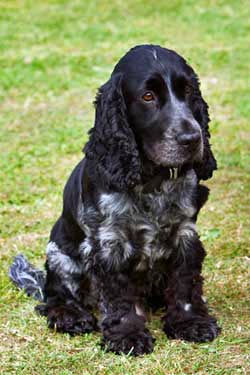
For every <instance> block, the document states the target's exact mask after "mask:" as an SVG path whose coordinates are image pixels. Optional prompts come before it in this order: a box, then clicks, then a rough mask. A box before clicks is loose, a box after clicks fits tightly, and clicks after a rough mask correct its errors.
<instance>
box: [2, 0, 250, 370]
mask: <svg viewBox="0 0 250 375" xmlns="http://www.w3.org/2000/svg"><path fill="white" fill-rule="evenodd" d="M249 20H250V3H249V1H248V0H245V1H244V0H242V1H235V0H225V1H224V0H207V1H202V0H201V1H193V0H186V1H178V0H171V1H170V0H169V1H167V0H158V1H153V0H148V1H146V0H144V1H142V0H138V1H137V0H133V1H132V0H128V1H125V0H124V1H122V0H113V1H108V0H103V1H95V0H93V1H84V0H71V1H60V0H50V1H49V0H43V1H42V0H37V1H33V2H32V1H28V0H27V1H25V0H15V1H12V0H3V1H1V2H0V113H1V116H0V147H1V158H0V186H1V192H0V201H1V202H0V213H1V215H0V216H1V218H0V230H1V237H0V247H1V253H0V257H1V268H0V277H1V280H0V288H1V291H0V293H1V314H0V316H1V317H0V354H1V362H0V363H1V365H0V366H1V369H0V372H1V374H4V375H7V374H18V375H19V374H20V375H21V374H27V375H30V374H46V375H47V374H48V375H50V374H51V375H52V374H53V375H54V374H60V375H69V374H77V375H78V374H82V375H108V374H114V375H115V374H124V375H132V374H136V375H137V374H138V375H168V374H169V375H170V374H175V375H185V374H199V375H201V374H211V375H222V374H232V375H235V374H250V303H249V296H250V271H249V269H250V245H249V236H250V222H249V221H250V220H249V218H250V214H249V210H250V204H249V203H250V173H249V172H250V98H249V95H250V93H249V87H250V74H249V61H250V23H249ZM145 42H148V43H155V44H161V45H162V46H165V47H169V48H172V49H175V50H177V52H179V53H180V54H182V55H184V56H185V57H186V59H187V60H188V61H189V62H190V63H191V65H192V66H193V67H194V68H195V70H196V71H197V72H198V74H199V76H200V78H201V87H202V91H203V94H204V97H205V99H206V100H207V102H208V103H209V105H210V115H211V120H212V122H211V133H212V144H213V149H214V153H215V155H216V157H217V159H218V165H219V170H218V172H216V173H215V175H214V178H213V179H212V181H209V182H208V183H207V185H208V186H209V187H210V188H211V196H210V200H209V202H208V203H207V205H206V207H205V208H204V209H203V211H202V214H201V215H200V218H199V223H198V226H199V232H200V234H201V236H202V238H203V240H204V243H205V245H206V248H207V253H208V254H207V258H206V261H205V265H204V272H203V273H204V276H205V279H206V283H205V292H206V296H207V298H208V300H209V303H210V305H211V309H212V311H213V313H214V314H215V315H216V316H217V317H218V318H219V321H220V324H221V326H222V327H223V331H222V334H221V335H220V337H219V338H218V339H216V340H215V341H214V342H212V343H208V344H207V343H206V344H191V343H186V342H181V341H177V340H173V341H170V340H168V339H167V338H166V337H165V335H164V334H163V332H162V330H161V324H160V320H159V316H158V317H153V318H152V321H151V322H150V324H149V325H150V328H151V330H152V332H153V334H154V336H155V337H156V345H155V350H154V352H153V353H152V354H151V355H148V356H143V357H140V358H131V357H128V356H116V355H114V354H111V353H104V352H103V351H102V350H101V349H100V347H99V345H98V343H99V341H100V336H99V334H89V335H85V336H80V337H74V338H70V337H69V336H68V335H60V334H57V333H56V332H53V331H50V330H48V329H47V327H46V321H45V319H44V318H42V317H39V316H37V315H36V314H35V312H34V306H35V304H36V303H35V301H34V300H32V299H31V298H28V297H26V296H25V295H24V294H23V293H22V292H20V291H18V290H17V289H16V288H15V287H14V286H13V285H12V284H11V283H10V281H9V279H8V267H9V265H10V264H11V262H12V259H13V257H14V256H15V255H16V254H18V253H20V252H22V253H24V254H25V255H26V256H27V257H28V258H29V259H30V261H31V262H33V263H34V264H35V265H37V266H39V267H42V265H43V263H44V257H45V247H46V243H47V240H48V236H49V231H50V229H51V226H52V225H53V223H54V221H55V220H56V218H57V217H58V215H59V213H60V210H61V203H62V189H63V186H64V183H65V181H66V179H67V177H68V175H69V173H70V172H71V170H72V168H73V167H74V165H75V164H76V163H77V162H78V160H80V158H81V157H82V153H81V149H82V146H83V144H84V142H85V141H86V139H87V131H88V129H89V128H90V127H91V126H92V124H93V118H94V110H93V106H92V101H93V99H94V95H95V92H96V89H97V88H98V86H99V85H101V84H102V83H104V82H105V81H106V80H107V79H108V77H109V74H110V73H111V70H112V67H113V65H114V63H115V62H116V61H117V60H118V59H119V58H120V57H121V56H122V55H123V54H124V53H125V52H126V51H127V50H128V49H129V48H130V47H132V46H134V45H135V44H141V43H145Z"/></svg>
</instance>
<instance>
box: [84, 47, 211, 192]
mask: <svg viewBox="0 0 250 375" xmlns="http://www.w3.org/2000/svg"><path fill="white" fill-rule="evenodd" d="M208 122H209V117H208V106H207V104H206V102H205V101H204V99H203V98H202V96H201V92H200V89H199V81H198V78H197V75H196V74H195V72H194V71H193V69H192V68H191V67H190V66H189V65H187V63H186V61H185V60H184V59H183V58H182V57H181V56H179V55H178V54H177V53H176V52H174V51H171V50H168V49H165V48H161V47H160V46H153V45H142V46H137V47H135V48H133V49H131V50H130V51H129V52H128V53H127V54H126V55H125V56H124V57H123V58H122V59H121V60H120V61H119V62H118V64H117V65H116V66H115V69H114V71H113V73H112V75H111V78H110V80H109V81H108V82H107V83H106V84H105V85H104V86H102V87H101V88H100V90H99V93H98V95H97V99H96V122H95V127H94V128H93V129H92V130H91V133H90V141H89V142H88V144H87V146H86V149H85V150H86V156H87V158H89V160H92V161H93V162H94V161H96V165H95V170H96V172H97V173H98V174H99V176H100V177H101V176H102V177H101V178H102V181H103V182H104V183H105V184H108V185H109V186H110V187H112V188H114V189H118V190H124V189H126V188H130V187H132V186H134V185H135V184H137V183H139V182H140V174H141V160H142V159H143V160H145V158H146V159H148V160H150V161H151V162H153V163H154V164H155V165H156V166H159V165H161V166H164V167H182V166H183V165H185V164H193V166H194V168H195V169H196V173H197V175H198V178H199V179H208V178H210V177H211V176H212V172H213V170H215V169H216V161H215V159H214V156H213V154H212V152H211V149H210V145H209V137H210V134H209V130H208ZM93 164H94V163H93Z"/></svg>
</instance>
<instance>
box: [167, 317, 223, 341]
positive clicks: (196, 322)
mask: <svg viewBox="0 0 250 375" xmlns="http://www.w3.org/2000/svg"><path fill="white" fill-rule="evenodd" d="M163 329H164V331H165V333H166V334H167V336H168V337H169V338H174V339H181V340H186V341H192V342H207V341H213V340H214V339H215V338H216V337H217V336H218V335H219V333H220V331H221V328H220V327H219V326H218V324H217V322H216V319H215V318H213V317H196V318H193V319H189V320H185V321H179V322H172V321H168V319H166V321H165V324H164V327H163Z"/></svg>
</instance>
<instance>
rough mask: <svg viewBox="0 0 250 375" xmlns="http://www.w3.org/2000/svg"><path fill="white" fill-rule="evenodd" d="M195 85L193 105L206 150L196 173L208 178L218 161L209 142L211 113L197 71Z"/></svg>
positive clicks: (199, 176)
mask: <svg viewBox="0 0 250 375" xmlns="http://www.w3.org/2000/svg"><path fill="white" fill-rule="evenodd" d="M192 81H193V87H194V92H193V95H192V99H191V100H192V103H191V107H192V110H193V114H194V117H195V119H196V120H197V121H198V122H199V124H200V126H201V130H202V135H203V144H204V152H203V159H202V161H201V162H200V163H196V164H195V165H194V169H195V171H196V174H197V176H198V178H199V179H200V180H208V179H209V178H211V177H212V175H213V171H214V170H216V169H217V162H216V159H215V157H214V155H213V152H212V150H211V145H210V142H209V138H210V132H209V121H210V119H209V114H208V105H207V103H206V102H205V100H204V99H203V97H202V95H201V91H200V88H199V79H198V77H197V76H196V74H195V73H193V78H192Z"/></svg>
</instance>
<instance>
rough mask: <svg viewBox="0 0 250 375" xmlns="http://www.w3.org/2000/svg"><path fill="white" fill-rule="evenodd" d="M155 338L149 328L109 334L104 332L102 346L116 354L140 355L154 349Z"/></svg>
mask: <svg viewBox="0 0 250 375" xmlns="http://www.w3.org/2000/svg"><path fill="white" fill-rule="evenodd" d="M153 342H154V339H153V337H152V336H151V334H150V332H149V330H148V329H146V328H145V329H144V330H141V331H138V332H129V333H127V334H126V332H123V330H121V331H120V332H113V333H109V334H108V335H105V334H104V337H103V340H102V343H101V345H102V347H103V348H105V349H106V350H108V351H112V352H114V353H116V354H121V353H124V354H128V353H130V354H131V355H134V356H138V355H142V354H149V353H151V352H152V351H153Z"/></svg>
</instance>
